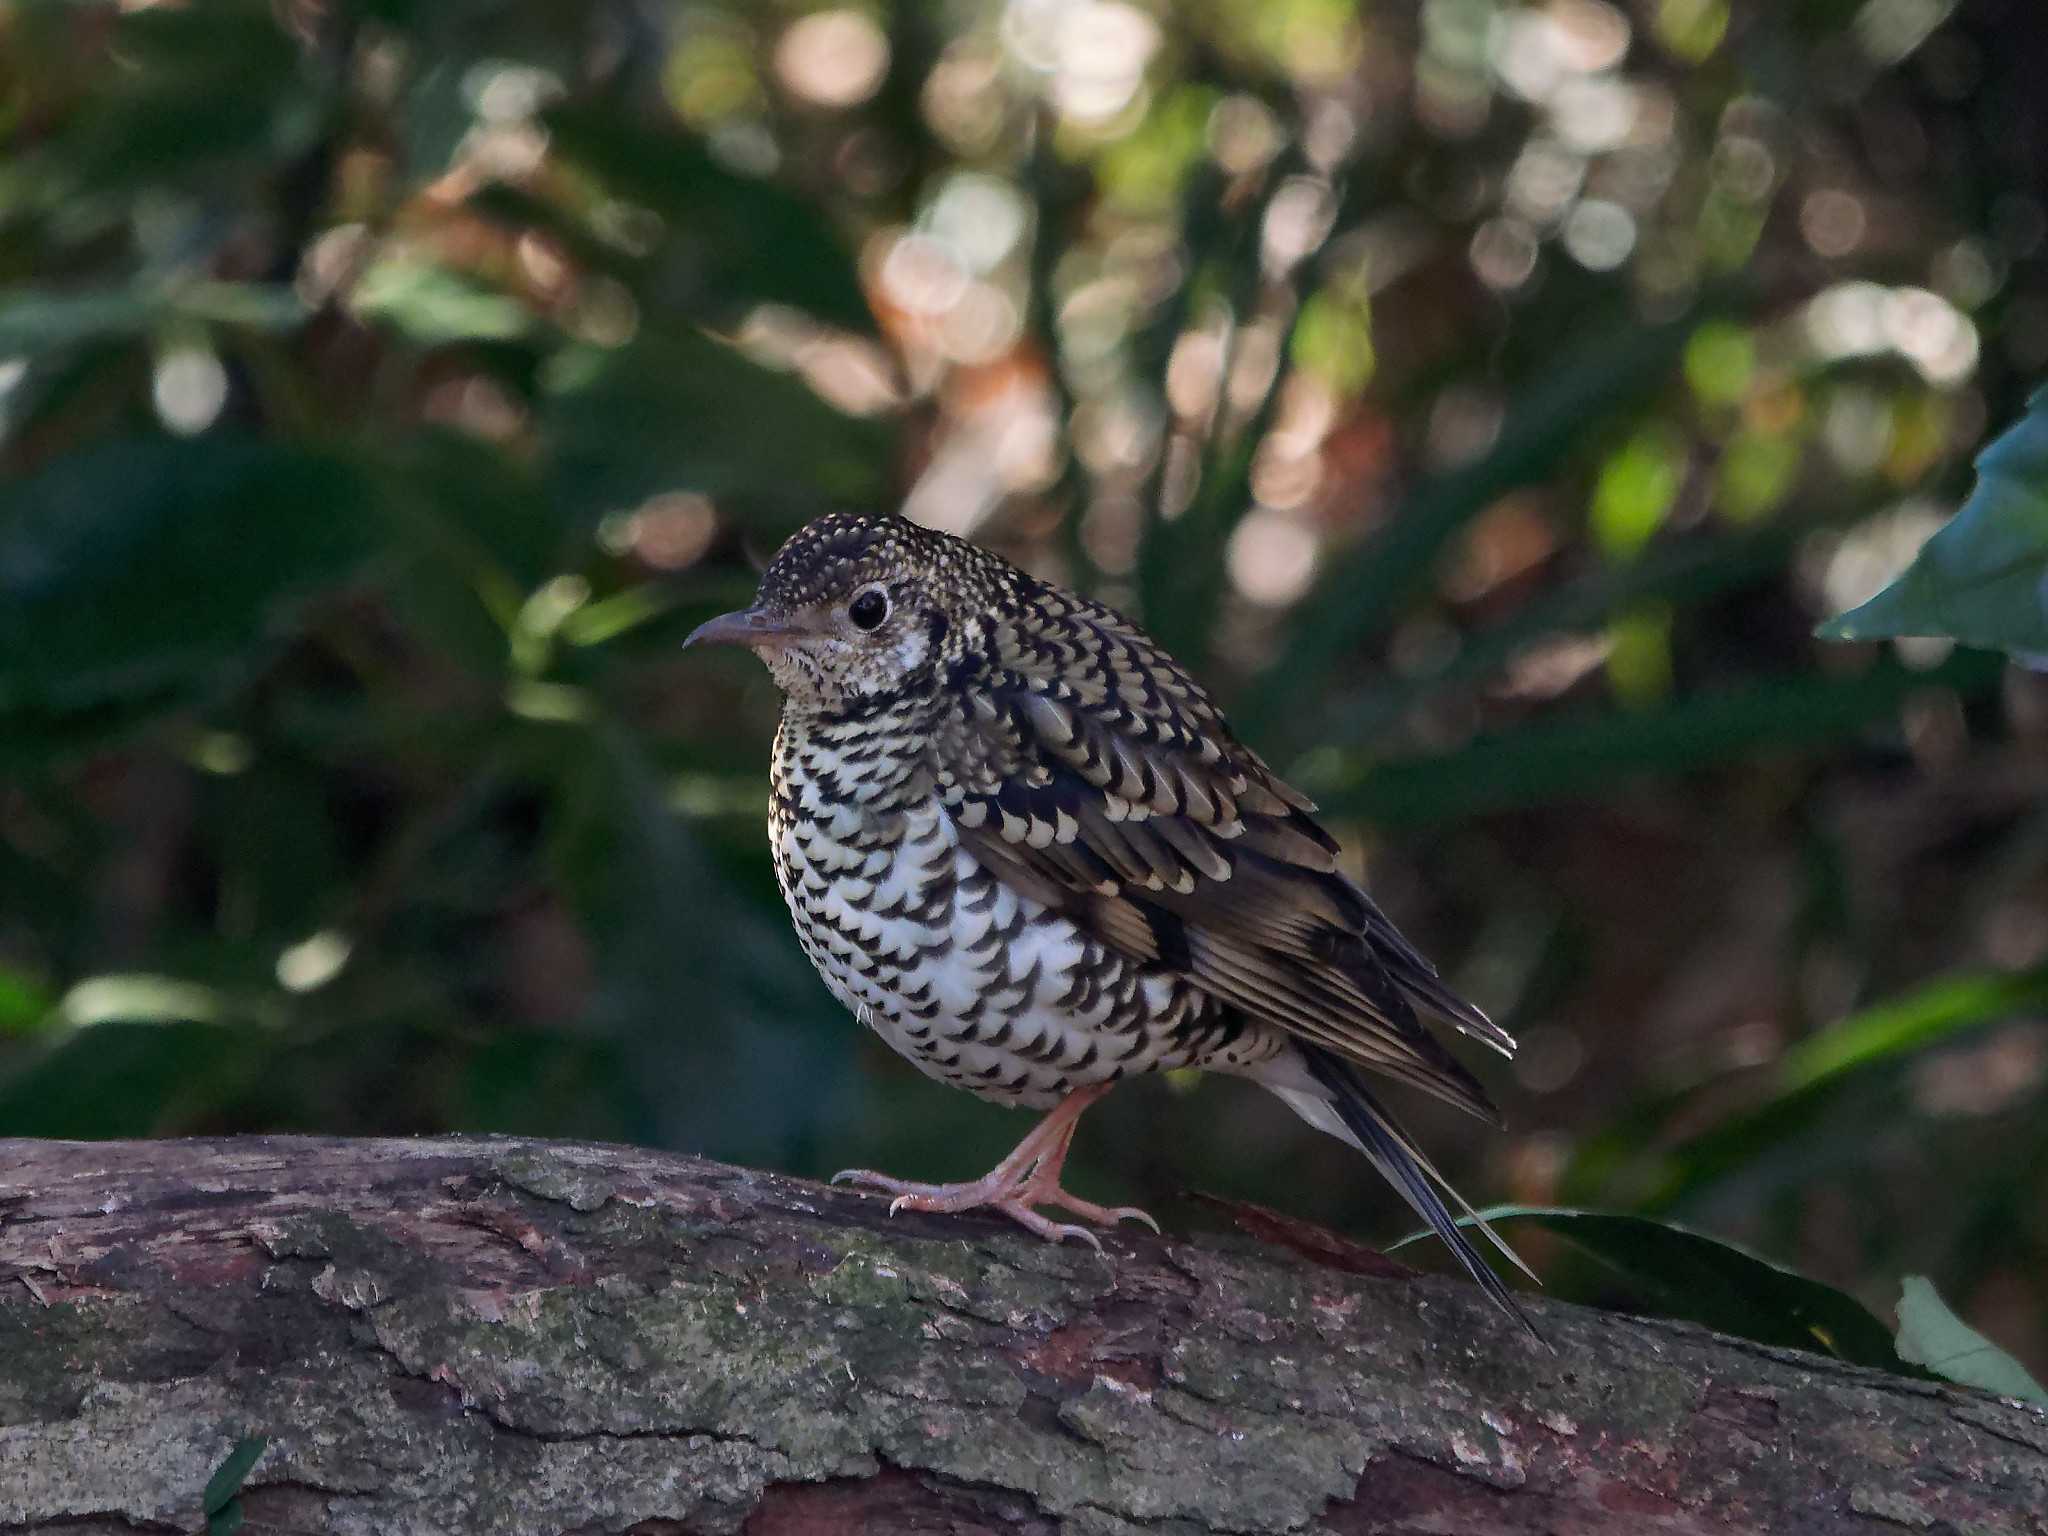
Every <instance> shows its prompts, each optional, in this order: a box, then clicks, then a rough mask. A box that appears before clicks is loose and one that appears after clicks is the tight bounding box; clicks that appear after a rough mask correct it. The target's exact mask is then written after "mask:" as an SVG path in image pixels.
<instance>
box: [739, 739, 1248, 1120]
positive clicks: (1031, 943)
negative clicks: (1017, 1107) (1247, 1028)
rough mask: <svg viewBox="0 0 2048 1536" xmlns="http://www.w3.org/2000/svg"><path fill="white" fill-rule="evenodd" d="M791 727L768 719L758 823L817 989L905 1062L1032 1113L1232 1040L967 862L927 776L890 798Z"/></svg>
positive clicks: (1222, 1017) (1182, 994)
mask: <svg viewBox="0 0 2048 1536" xmlns="http://www.w3.org/2000/svg"><path fill="white" fill-rule="evenodd" d="M792 738H793V733H792V732H791V731H790V729H789V728H788V727H787V726H785V728H784V731H783V733H782V736H781V737H779V738H778V742H777V752H776V773H775V794H774V798H773V802H772V809H771V812H770V817H769V835H770V838H771V841H772V843H773V851H774V858H775V869H776V876H777V879H778V881H779V883H780V885H781V887H782V894H783V899H784V900H785V901H786V902H787V903H788V905H789V910H790V915H791V917H792V918H793V920H794V922H795V925H796V930H797V937H798V940H799V941H800V942H801V944H802V946H803V949H804V953H805V954H806V955H808V956H809V958H810V960H811V963H812V964H813V965H814V966H815V967H816V968H817V970H818V974H819V975H820V976H821V977H823V978H824V981H825V984H826V986H827V987H829V988H830V989H831V991H832V993H833V995H834V996H835V997H837V998H838V999H839V1001H840V1002H841V1003H843V1004H844V1005H845V1006H846V1007H847V1008H848V1009H850V1010H851V1011H852V1012H853V1013H854V1014H855V1016H856V1017H858V1018H859V1019H860V1020H861V1021H862V1022H863V1023H865V1024H867V1025H869V1026H870V1027H872V1028H873V1029H874V1030H875V1031H876V1033H878V1034H879V1035H881V1036H882V1038H883V1039H884V1040H886V1041H887V1042H888V1043H889V1044H890V1045H891V1046H892V1047H893V1048H894V1049H895V1050H897V1051H898V1052H900V1053H901V1054H902V1055H904V1056H906V1057H908V1058H909V1059H910V1060H911V1061H912V1062H913V1063H915V1064H916V1065H917V1066H918V1067H919V1068H920V1069H921V1070H922V1071H924V1072H925V1073H927V1074H928V1075H930V1076H932V1077H936V1078H939V1079H941V1080H943V1081H945V1082H948V1083H951V1084H953V1085H955V1086H956V1087H962V1088H966V1089H968V1090H969V1091H971V1092H974V1093H977V1094H979V1095H981V1096H982V1097H985V1098H989V1099H993V1100H997V1101H1000V1102H1004V1103H1015V1104H1026V1105H1035V1106H1041V1107H1043V1106H1046V1105H1050V1104H1053V1103H1056V1102H1057V1101H1058V1100H1059V1099H1060V1098H1061V1097H1062V1096H1063V1095H1064V1094H1066V1093H1067V1092H1069V1091H1071V1090H1072V1089H1074V1088H1078V1087H1084V1086H1088V1085H1090V1084H1093V1083H1100V1082H1105V1081H1111V1080H1114V1079H1116V1078H1119V1077H1122V1076H1125V1075H1128V1074H1131V1073H1136V1072H1143V1071H1151V1070H1157V1069H1160V1068H1163V1067H1173V1066H1180V1065H1186V1064H1189V1063H1191V1062H1202V1061H1207V1060H1210V1059H1211V1058H1212V1057H1217V1058H1218V1059H1220V1055H1219V1053H1220V1052H1222V1051H1223V1050H1225V1049H1227V1048H1238V1047H1239V1045H1240V1042H1238V1039H1237V1035H1238V1026H1236V1025H1235V1024H1234V1023H1233V1022H1232V1021H1231V1018H1230V1017H1229V1016H1227V1015H1226V1013H1225V1011H1224V1010H1222V1009H1220V1008H1219V1007H1218V1006H1217V1005H1216V1004H1214V1003H1213V1002H1212V1001H1211V1000H1210V999H1209V998H1208V997H1207V996H1206V995H1205V994H1203V993H1201V992H1200V991H1199V990H1198V989H1196V988H1195V987H1194V986H1193V985H1192V984H1191V983H1190V982H1188V981H1187V980H1186V979H1185V978H1183V977H1180V976H1177V975H1173V974H1169V973H1166V972H1163V971H1160V970H1158V969H1157V968H1156V967H1150V966H1147V965H1145V964H1144V963H1142V962H1140V961H1137V960H1133V959H1131V958H1130V957H1128V956H1125V955H1123V954H1121V953H1120V952H1118V951H1116V950H1113V949H1111V948H1109V947H1107V946H1106V945H1104V944H1103V943H1102V942H1101V941H1099V940H1097V939H1096V938H1094V937H1092V936H1090V935H1088V934H1086V933H1084V932H1083V931H1082V930H1081V929H1079V928H1078V927H1076V926H1075V924H1074V923H1072V922H1070V921H1069V920H1068V919H1067V918H1065V917H1064V916H1062V915H1061V914H1059V913H1058V912H1055V911H1052V910H1050V909H1048V908H1047V907H1045V906H1044V905H1042V904H1041V903H1039V902H1038V901H1036V900H1033V899H1032V898H1030V897H1027V896H1024V895H1022V894H1020V893H1019V892H1017V891H1016V890H1014V889H1012V888H1011V887H1009V886H1008V885H1005V884H1004V883H1003V882H1002V881H1001V880H999V879H997V878H996V877H995V876H994V875H992V874H990V873H989V872H988V871H987V870H985V869H984V868H982V867H981V865H980V864H979V863H978V862H977V861H976V860H975V859H974V857H973V855H972V854H971V853H969V852H968V851H967V850H966V849H965V848H963V847H962V846H961V842H960V838H959V836H958V833H957V830H956V828H955V826H954V824H953V821H952V820H951V818H950V816H949V815H948V813H947V811H946V810H945V808H944V806H943V805H942V804H941V802H940V801H939V800H938V798H937V796H936V794H935V793H932V792H931V791H930V790H929V788H925V789H924V791H923V792H922V793H916V794H904V793H900V792H898V791H899V790H900V785H895V784H885V783H884V782H883V781H882V780H881V779H880V778H878V777H877V776H876V775H874V774H872V773H865V772H863V771H862V770H863V768H864V766H865V764H864V763H863V762H854V763H850V764H849V763H847V762H846V761H844V760H843V759H842V758H841V757H840V756H838V755H837V754H834V753H833V752H831V751H830V750H829V747H828V745H825V744H820V743H818V742H816V741H808V742H807V741H804V740H801V739H792ZM878 786H879V787H881V788H882V789H883V792H881V793H866V794H863V793H860V791H862V790H868V791H873V790H875V789H876V788H877V787H878Z"/></svg>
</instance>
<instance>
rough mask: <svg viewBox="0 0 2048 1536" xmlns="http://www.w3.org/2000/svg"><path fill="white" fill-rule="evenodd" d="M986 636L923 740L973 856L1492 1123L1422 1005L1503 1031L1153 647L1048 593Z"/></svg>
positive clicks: (1214, 985)
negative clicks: (1028, 613)
mask: <svg viewBox="0 0 2048 1536" xmlns="http://www.w3.org/2000/svg"><path fill="white" fill-rule="evenodd" d="M988 637H989V651H988V654H986V655H984V656H978V657H974V658H972V659H971V662H970V664H968V665H964V666H961V667H958V668H956V669H955V670H954V673H953V677H952V681H953V682H954V683H955V685H956V686H955V687H954V688H953V689H951V690H949V692H948V697H949V699H950V700H957V702H956V703H954V704H952V705H951V712H950V713H949V714H948V715H947V716H946V718H944V719H943V720H941V721H940V722H939V724H938V727H937V729H936V731H935V732H934V738H933V752H934V760H935V762H936V763H940V764H944V765H945V769H944V770H943V771H939V772H937V773H935V779H936V781H937V782H938V784H939V787H940V793H941V794H942V796H944V798H945V800H946V803H947V805H948V808H949V810H950V812H951V814H952V815H953V817H954V820H955V824H956V826H957V827H958V828H959V830H960V833H961V837H962V841H963V843H964V845H965V846H966V847H967V848H969V849H970V850H971V851H972V852H973V853H974V854H975V856H976V857H977V858H979V859H980V860H981V861H982V863H983V864H984V865H985V866H986V867H987V868H989V869H990V870H991V871H993V872H994V873H995V874H996V875H997V877H998V878H999V879H1002V880H1004V881H1006V882H1008V883H1010V884H1011V885H1013V886H1014V887H1015V888H1016V889H1018V890H1020V891H1023V892H1025V893H1026V894H1029V895H1030V896H1032V897H1033V898H1034V899H1036V900H1039V901H1041V902H1043V903H1045V904H1046V905H1048V906H1051V907H1054V908H1055V909H1057V910H1059V911H1062V912H1064V913H1065V914H1066V915H1068V916H1069V917H1070V918H1071V919H1073V920H1074V921H1075V922H1077V923H1078V924H1080V925H1081V926H1082V927H1083V928H1084V929H1086V930H1087V931H1089V932H1091V933H1093V934H1095V935H1096V936H1098V937H1099V938H1100V939H1101V940H1102V941H1103V942H1104V943H1107V944H1109V945H1111V946H1112V947H1114V948H1116V949H1118V950H1119V951H1121V952H1123V953H1126V954H1129V955H1132V956H1133V957H1135V958H1138V959H1141V960H1144V961H1147V962H1151V963H1157V964H1162V965H1171V966H1173V967H1174V968H1175V969H1179V970H1183V971H1185V972H1186V974H1188V975H1189V976H1190V978H1191V979H1192V980H1193V981H1194V982H1195V983H1196V984H1197V985H1198V986H1200V987H1202V988H1203V989H1204V990H1206V991H1208V992H1209V993H1211V994H1212V995H1213V996H1215V997H1218V998H1220V999H1222V1000H1223V1001H1226V1002H1228V1003H1231V1004H1233V1005H1234V1006H1236V1007H1238V1008H1241V1009H1243V1010H1244V1011H1245V1012H1246V1013H1247V1014H1249V1015H1250V1016H1252V1017H1254V1018H1257V1019H1260V1020H1263V1021H1266V1022H1268V1023H1271V1024H1273V1025H1275V1026H1277V1027H1279V1028H1282V1029H1286V1030H1289V1031H1291V1032H1292V1033H1294V1034H1296V1035H1298V1036H1299V1037H1301V1038H1302V1039H1304V1040H1307V1041H1310V1042H1313V1043H1315V1044H1317V1045H1321V1046H1325V1047H1327V1048H1328V1049H1330V1050H1332V1051H1334V1052H1336V1053H1337V1054H1338V1055H1340V1056H1342V1057H1344V1058H1345V1059H1347V1060H1350V1061H1353V1062H1355V1063H1357V1064H1359V1065H1361V1066H1364V1067H1368V1068H1370V1069H1372V1070H1374V1071H1378V1072H1382V1073H1385V1074H1387V1075H1389V1076H1392V1077H1394V1078H1397V1079H1400V1080H1402V1081H1405V1082H1409V1083H1412V1084H1414V1085H1415V1086H1417V1087H1419V1088H1422V1089H1424V1090H1426V1091H1428V1092H1430V1093H1433V1094H1436V1095H1437V1096H1438V1097H1440V1098H1444V1099H1447V1100H1449V1101H1450V1102H1452V1103H1454V1104H1458V1105H1459V1106H1461V1107H1463V1108H1465V1109H1468V1110H1471V1111H1472V1112H1474V1113H1475V1114H1479V1115H1482V1116H1485V1117H1487V1118H1494V1114H1493V1108H1492V1105H1491V1104H1490V1103H1489V1102H1488V1100H1487V1098H1486V1095H1485V1093H1484V1091H1483V1090H1482V1089H1481V1088H1480V1086H1479V1084H1478V1082H1477V1081H1476V1080H1475V1079H1474V1078H1473V1077H1472V1075H1471V1074H1470V1073H1469V1072H1468V1071H1467V1070H1466V1069H1465V1068H1464V1066H1463V1065H1462V1064H1461V1063H1460V1062H1459V1061H1458V1060H1457V1059H1456V1058H1455V1057H1454V1056H1452V1055H1451V1053H1450V1052H1449V1050H1448V1049H1446V1048H1445V1046H1444V1045H1443V1043H1442V1042H1441V1041H1440V1040H1438V1039H1437V1037H1436V1036H1435V1035H1434V1034H1432V1033H1431V1032H1430V1030H1429V1029H1428V1028H1427V1027H1426V1026H1425V1024H1424V1023H1423V1021H1422V1018H1421V1016H1420V1015H1421V1012H1427V1013H1430V1014H1433V1015H1437V1016H1440V1017H1442V1018H1445V1019H1447V1020H1449V1021H1450V1023H1451V1024H1453V1025H1454V1026H1455V1027H1456V1028H1458V1029H1459V1030H1461V1031H1463V1032H1464V1033H1466V1034H1468V1035H1471V1036H1473V1037H1474V1038H1476V1039H1479V1040H1483V1041H1484V1042H1486V1043H1487V1044H1488V1045H1490V1046H1492V1047H1494V1048H1495V1049H1497V1050H1500V1051H1502V1052H1503V1053H1507V1052H1511V1051H1512V1050H1513V1047H1514V1042H1513V1041H1512V1040H1511V1039H1510V1038H1509V1037H1508V1035H1507V1034H1506V1032H1505V1031H1503V1030H1502V1029H1500V1027H1499V1026H1498V1025H1496V1024H1494V1023H1493V1022H1492V1021H1491V1020H1489V1019H1488V1018H1487V1017H1486V1016H1485V1015H1484V1014H1483V1013H1481V1012H1480V1011H1479V1010H1478V1009H1476V1008H1474V1007H1473V1006H1472V1005H1471V1004H1469V1003H1467V1002H1465V1001H1464V1000H1463V999H1462V998H1459V997H1458V996H1457V995H1456V994H1455V993H1453V992H1452V991H1451V990H1450V989H1449V988H1448V987H1447V986H1446V985H1445V984H1444V983H1443V981H1442V979H1441V978H1440V977H1439V976H1438V975H1437V973H1436V970H1435V968H1434V967H1433V966H1431V965H1430V963H1429V962H1428V961H1427V960H1425V959H1424V958H1423V957H1422V956H1421V955H1420V954H1419V953H1418V952H1417V951H1416V950H1415V948H1414V947H1413V946H1412V945H1411V944H1409V943H1408V942H1407V940H1406V939H1404V938H1402V936H1401V935H1400V933H1399V932H1398V931H1397V930H1396V929H1395V928H1394V926H1393V924H1392V923H1391V922H1389V921H1388V920H1387V918H1386V916H1385V914H1383V913H1382V912H1381V911H1380V910H1379V908H1378V907H1377V906H1375V905H1374V904H1373V902H1372V899H1371V898H1370V897H1369V896H1367V895H1366V893H1365V892H1364V891H1363V890H1362V889H1360V888H1359V886H1358V885H1357V884H1356V883H1355V882H1353V881H1351V880H1350V879H1348V878H1347V877H1346V876H1345V875H1344V874H1343V873H1342V872H1341V871H1340V869H1339V868H1338V863H1337V843H1336V841H1335V839H1333V838H1332V837H1331V836H1330V835H1329V834H1328V833H1327V832H1326V831H1324V830H1323V828H1322V827H1320V826H1319V825H1317V823H1316V822H1315V820H1314V819H1313V817H1314V811H1315V805H1314V802H1312V801H1310V800H1309V799H1308V798H1307V797H1306V796H1304V795H1302V794H1301V793H1300V792H1299V791H1297V790H1295V789H1293V788H1292V787H1291V786H1289V785H1288V784H1286V783H1285V782H1284V781H1283V780H1281V779H1280V778H1279V777H1278V776H1277V775H1276V774H1274V772H1273V771H1272V770H1271V769H1270V768H1268V767H1267V766H1266V764H1265V763H1264V762H1262V761H1261V760H1260V759H1259V757H1258V756H1257V755H1256V754H1255V753H1253V752H1252V751H1251V750H1250V749H1248V748H1246V747H1245V746H1244V745H1243V744H1241V743H1240V742H1238V741H1237V740H1236V738H1235V737H1234V736H1232V735H1231V733H1230V729H1229V727H1228V725H1227V724H1226V723H1225V722H1224V720H1223V718H1222V716H1221V715H1220V714H1219V713H1218V712H1217V710H1216V708H1215V706H1214V704H1212V703H1211V702H1210V700H1209V698H1208V696H1207V695H1206V694H1205V693H1204V692H1203V691H1202V689H1201V688H1200V686H1199V685H1197V684H1196V683H1195V682H1194V680H1193V679H1192V678H1190V677H1188V675H1187V674H1186V673H1185V672H1183V671H1182V670H1181V669H1180V667H1179V666H1178V665H1177V664H1176V663H1175V662H1174V661H1173V660H1172V659H1171V658H1170V657H1168V656H1167V655H1166V654H1165V653H1164V652H1163V651H1161V650H1160V649H1159V648H1158V647H1157V646H1156V645H1154V644H1153V643H1152V642H1151V641H1150V640H1149V639H1148V638H1147V637H1146V636H1145V635H1144V634H1143V633H1142V632H1140V631H1139V630H1137V629H1136V628H1135V627H1134V626H1132V625H1131V624H1130V623H1129V622H1128V621H1127V620H1124V619H1122V618H1121V617H1119V616H1118V615H1116V614H1114V613H1112V612H1110V611H1109V610H1108V609H1105V608H1101V607H1099V606H1098V605H1095V604H1092V603H1088V602H1085V601H1084V600H1082V599H1079V598H1074V597H1071V596H1069V595H1067V594H1064V593H1057V592H1053V591H1051V590H1050V589H1047V590H1046V591H1045V592H1044V593H1043V601H1042V602H1041V604H1040V605H1039V606H1038V608H1037V609H1036V610H1035V611H1034V614H1033V622H1032V623H1031V625H1030V626H1029V628H1028V631H1027V629H1026V628H1025V627H1024V626H1022V625H1018V624H1013V623H1009V622H1006V621H1004V620H1002V619H995V620H992V621H991V624H990V627H989V630H988ZM1162 935H1171V942H1166V943H1162Z"/></svg>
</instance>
